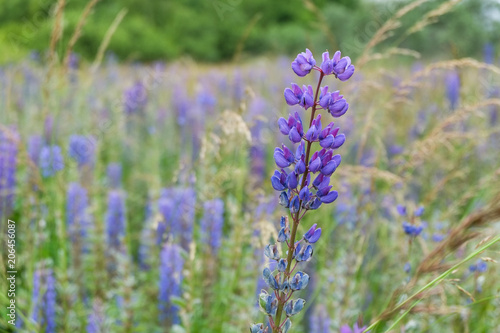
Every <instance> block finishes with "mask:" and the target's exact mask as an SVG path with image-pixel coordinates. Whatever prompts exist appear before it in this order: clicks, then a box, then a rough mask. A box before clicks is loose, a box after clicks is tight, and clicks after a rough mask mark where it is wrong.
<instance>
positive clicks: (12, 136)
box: [0, 130, 19, 217]
mask: <svg viewBox="0 0 500 333" xmlns="http://www.w3.org/2000/svg"><path fill="white" fill-rule="evenodd" d="M18 140H19V137H18V134H17V131H15V130H7V131H4V130H0V217H2V216H3V217H7V216H9V215H10V213H11V211H12V208H13V206H14V193H15V188H16V169H17V168H16V164H17V153H18V148H17V142H18Z"/></svg>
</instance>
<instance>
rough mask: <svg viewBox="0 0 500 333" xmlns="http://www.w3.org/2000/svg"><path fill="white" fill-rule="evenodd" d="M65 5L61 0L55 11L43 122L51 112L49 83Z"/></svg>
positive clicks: (45, 88) (44, 93) (60, 33)
mask: <svg viewBox="0 0 500 333" xmlns="http://www.w3.org/2000/svg"><path fill="white" fill-rule="evenodd" d="M65 5H66V0H59V1H58V2H57V5H56V9H55V22H54V27H53V29H52V34H51V37H50V45H49V61H48V62H49V66H48V70H47V75H46V76H45V80H44V83H43V84H42V87H43V90H42V92H43V97H44V100H45V103H43V109H42V113H41V117H42V119H41V121H42V122H43V120H44V119H45V117H46V116H47V114H48V112H49V100H50V89H49V83H50V79H51V77H52V72H53V70H54V65H55V61H56V45H57V42H58V41H59V39H61V36H62V19H63V13H64V7H65Z"/></svg>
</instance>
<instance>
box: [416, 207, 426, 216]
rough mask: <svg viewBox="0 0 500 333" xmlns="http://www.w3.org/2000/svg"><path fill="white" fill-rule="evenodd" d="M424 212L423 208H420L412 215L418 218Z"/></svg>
mask: <svg viewBox="0 0 500 333" xmlns="http://www.w3.org/2000/svg"><path fill="white" fill-rule="evenodd" d="M424 211H425V208H424V206H420V207H418V208H417V209H416V210H415V213H413V214H414V215H415V216H417V217H419V216H421V215H422V214H423V213H424Z"/></svg>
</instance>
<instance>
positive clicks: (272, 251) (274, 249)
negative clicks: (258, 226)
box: [264, 244, 280, 260]
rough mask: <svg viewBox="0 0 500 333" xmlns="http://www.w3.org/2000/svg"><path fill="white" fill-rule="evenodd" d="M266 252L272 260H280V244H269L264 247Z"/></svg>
mask: <svg viewBox="0 0 500 333" xmlns="http://www.w3.org/2000/svg"><path fill="white" fill-rule="evenodd" d="M264 254H265V256H266V257H268V258H269V259H271V260H279V258H280V254H279V251H278V245H277V244H274V245H271V244H268V245H267V246H266V248H265V249H264Z"/></svg>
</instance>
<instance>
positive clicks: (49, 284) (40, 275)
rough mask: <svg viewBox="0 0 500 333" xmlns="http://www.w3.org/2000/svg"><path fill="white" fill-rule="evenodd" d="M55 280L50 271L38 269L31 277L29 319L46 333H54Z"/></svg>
mask: <svg viewBox="0 0 500 333" xmlns="http://www.w3.org/2000/svg"><path fill="white" fill-rule="evenodd" d="M56 297H57V294H56V280H55V278H54V274H53V272H52V270H51V269H42V268H39V269H37V270H35V273H34V276H33V299H32V301H33V304H34V306H33V313H32V315H31V318H32V320H33V321H34V322H36V323H38V324H39V326H40V327H44V328H45V331H44V332H48V333H55V332H56Z"/></svg>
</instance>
